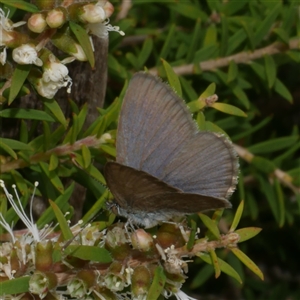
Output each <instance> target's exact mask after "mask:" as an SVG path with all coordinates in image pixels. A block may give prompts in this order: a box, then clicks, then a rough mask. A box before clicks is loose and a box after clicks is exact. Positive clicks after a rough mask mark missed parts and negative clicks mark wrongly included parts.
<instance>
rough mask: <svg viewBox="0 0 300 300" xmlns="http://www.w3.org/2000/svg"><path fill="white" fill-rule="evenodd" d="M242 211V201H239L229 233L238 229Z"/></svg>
mask: <svg viewBox="0 0 300 300" xmlns="http://www.w3.org/2000/svg"><path fill="white" fill-rule="evenodd" d="M243 211H244V200H242V201H241V203H240V205H239V207H238V209H237V210H236V213H235V216H234V219H233V221H232V224H231V227H230V229H229V231H230V232H233V231H235V229H236V228H237V227H238V225H239V222H240V220H241V217H242V214H243Z"/></svg>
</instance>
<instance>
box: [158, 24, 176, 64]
mask: <svg viewBox="0 0 300 300" xmlns="http://www.w3.org/2000/svg"><path fill="white" fill-rule="evenodd" d="M175 29H176V26H175V24H172V25H171V27H170V29H169V33H168V36H167V38H166V39H165V43H164V45H163V47H162V49H161V52H160V55H159V57H160V58H161V59H162V58H163V59H167V56H168V54H169V52H170V49H171V46H172V43H173V41H174V35H175Z"/></svg>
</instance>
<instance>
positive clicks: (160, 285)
mask: <svg viewBox="0 0 300 300" xmlns="http://www.w3.org/2000/svg"><path fill="white" fill-rule="evenodd" d="M165 283H166V275H165V273H164V269H163V268H162V267H161V266H158V267H157V268H156V269H155V272H154V278H153V281H152V284H151V286H150V288H149V291H148V294H147V300H156V299H158V297H159V295H160V294H161V292H162V291H163V289H164V286H165Z"/></svg>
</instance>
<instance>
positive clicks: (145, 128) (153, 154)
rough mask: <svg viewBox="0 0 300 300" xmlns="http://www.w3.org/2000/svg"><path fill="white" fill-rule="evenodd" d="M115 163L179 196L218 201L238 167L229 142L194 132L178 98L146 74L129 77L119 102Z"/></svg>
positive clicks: (228, 190) (230, 188)
mask: <svg viewBox="0 0 300 300" xmlns="http://www.w3.org/2000/svg"><path fill="white" fill-rule="evenodd" d="M117 162H119V163H120V164H124V165H126V166H129V167H132V168H135V169H137V170H142V171H144V172H147V173H149V174H150V175H152V176H154V177H156V178H158V179H160V180H161V181H163V182H165V183H167V184H168V185H170V186H173V187H175V188H178V189H180V190H182V191H183V192H185V193H192V194H201V195H206V196H211V197H214V198H223V199H224V198H228V197H229V196H230V195H231V193H232V192H233V190H234V188H235V186H236V183H237V174H238V162H237V156H236V154H235V151H234V149H233V146H232V144H231V142H230V141H229V140H228V139H227V138H226V137H224V136H221V135H218V134H215V133H212V132H203V131H202V132H199V131H198V130H197V127H196V125H195V122H194V121H193V119H192V117H191V113H190V112H189V111H188V109H187V108H186V105H185V103H184V102H183V101H182V99H180V98H179V97H178V96H177V95H176V94H175V93H174V91H173V90H172V89H171V88H170V87H169V86H168V85H166V84H164V83H163V82H162V81H161V80H160V79H159V78H157V77H154V76H151V75H149V74H146V73H137V74H135V75H134V76H133V78H132V79H131V81H130V84H129V87H128V90H127V92H126V95H125V98H124V101H123V106H122V110H121V115H120V120H119V126H118V134H117Z"/></svg>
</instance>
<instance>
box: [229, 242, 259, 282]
mask: <svg viewBox="0 0 300 300" xmlns="http://www.w3.org/2000/svg"><path fill="white" fill-rule="evenodd" d="M230 250H231V251H232V253H233V254H234V255H235V256H236V257H237V258H238V259H239V260H240V261H241V262H242V263H243V264H244V265H245V266H246V267H248V268H249V269H250V270H251V271H252V272H253V273H254V274H256V275H257V276H258V277H259V278H260V279H261V280H264V275H263V273H262V272H261V270H260V269H259V267H258V266H257V265H256V264H255V263H254V262H253V261H252V260H251V259H250V258H249V257H248V256H247V255H246V254H245V253H244V252H242V251H241V250H240V249H238V248H230Z"/></svg>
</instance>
